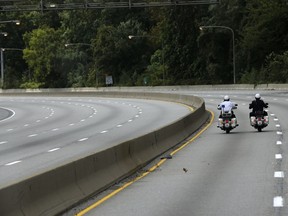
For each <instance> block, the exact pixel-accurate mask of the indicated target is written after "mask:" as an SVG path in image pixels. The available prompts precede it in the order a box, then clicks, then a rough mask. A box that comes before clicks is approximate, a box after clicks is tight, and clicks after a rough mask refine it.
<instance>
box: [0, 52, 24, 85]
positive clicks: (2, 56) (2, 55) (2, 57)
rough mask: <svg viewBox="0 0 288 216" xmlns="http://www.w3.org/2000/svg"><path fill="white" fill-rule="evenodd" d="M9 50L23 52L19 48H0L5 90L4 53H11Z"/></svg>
mask: <svg viewBox="0 0 288 216" xmlns="http://www.w3.org/2000/svg"><path fill="white" fill-rule="evenodd" d="M9 50H17V51H22V49H18V48H0V53H1V54H0V58H1V81H0V84H1V87H2V88H3V86H4V51H9Z"/></svg>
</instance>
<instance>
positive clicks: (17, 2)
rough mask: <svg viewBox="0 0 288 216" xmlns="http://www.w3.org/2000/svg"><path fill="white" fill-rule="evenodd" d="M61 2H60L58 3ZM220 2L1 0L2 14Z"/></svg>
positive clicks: (185, 0) (215, 1)
mask: <svg viewBox="0 0 288 216" xmlns="http://www.w3.org/2000/svg"><path fill="white" fill-rule="evenodd" d="M58 2H59V1H58ZM219 3H220V0H156V1H143V0H124V1H118V2H110V1H98V2H88V1H85V2H84V1H83V2H75V3H74V2H73V3H64V2H63V3H53V2H51V1H49V2H45V1H43V0H41V1H40V2H38V3H37V4H36V3H35V4H31V1H25V0H24V1H23V0H0V12H13V11H42V12H44V11H53V10H79V9H103V8H139V7H163V6H177V5H204V4H219Z"/></svg>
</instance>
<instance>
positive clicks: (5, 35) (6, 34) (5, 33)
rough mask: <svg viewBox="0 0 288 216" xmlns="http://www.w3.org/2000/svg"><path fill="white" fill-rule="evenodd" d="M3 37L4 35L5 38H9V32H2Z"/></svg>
mask: <svg viewBox="0 0 288 216" xmlns="http://www.w3.org/2000/svg"><path fill="white" fill-rule="evenodd" d="M0 34H1V35H3V36H4V37H7V36H8V33H7V32H0Z"/></svg>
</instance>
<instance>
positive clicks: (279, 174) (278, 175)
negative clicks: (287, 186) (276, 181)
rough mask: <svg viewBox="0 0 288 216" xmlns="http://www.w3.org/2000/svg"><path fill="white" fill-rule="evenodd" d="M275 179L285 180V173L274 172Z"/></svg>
mask: <svg viewBox="0 0 288 216" xmlns="http://www.w3.org/2000/svg"><path fill="white" fill-rule="evenodd" d="M274 177H275V178H284V172H283V171H276V172H274Z"/></svg>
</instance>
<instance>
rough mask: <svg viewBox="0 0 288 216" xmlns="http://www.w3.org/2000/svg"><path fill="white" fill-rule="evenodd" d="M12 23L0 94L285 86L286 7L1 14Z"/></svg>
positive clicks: (251, 2) (278, 3)
mask: <svg viewBox="0 0 288 216" xmlns="http://www.w3.org/2000/svg"><path fill="white" fill-rule="evenodd" d="M15 19H19V20H20V21H21V25H20V26H16V25H15V24H14V23H6V24H0V32H7V33H8V36H6V37H5V36H4V35H0V46H1V47H2V48H17V49H23V51H21V50H14V49H11V50H9V49H7V50H5V51H3V57H4V61H3V64H4V72H5V76H4V85H3V88H38V87H41V88H64V87H95V86H105V85H106V84H107V80H106V79H107V78H110V79H109V81H111V78H112V79H113V85H117V86H121V85H122V86H135V85H176V84H177V85H194V84H230V83H231V84H232V83H233V82H234V79H235V81H236V83H254V84H258V83H287V81H288V4H287V1H286V0H273V1H271V0H246V1H245V0H222V1H221V4H219V5H198V6H173V7H156V8H136V9H135V8H133V9H128V8H127V9H98V10H76V11H68V10H67V11H48V12H44V13H41V12H35V11H34V12H13V13H12V12H9V13H8V12H2V13H0V20H15ZM200 26H203V27H205V28H202V30H200ZM232 33H233V34H234V43H233V34H232ZM129 35H130V38H129V37H128V36H129ZM65 45H66V46H65ZM233 51H234V52H233ZM234 58H235V64H234V61H233V59H234ZM234 69H235V73H234V72H233V71H234ZM234 75H235V76H234Z"/></svg>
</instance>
